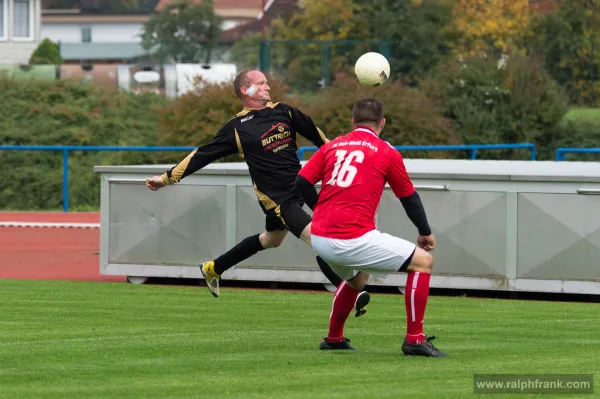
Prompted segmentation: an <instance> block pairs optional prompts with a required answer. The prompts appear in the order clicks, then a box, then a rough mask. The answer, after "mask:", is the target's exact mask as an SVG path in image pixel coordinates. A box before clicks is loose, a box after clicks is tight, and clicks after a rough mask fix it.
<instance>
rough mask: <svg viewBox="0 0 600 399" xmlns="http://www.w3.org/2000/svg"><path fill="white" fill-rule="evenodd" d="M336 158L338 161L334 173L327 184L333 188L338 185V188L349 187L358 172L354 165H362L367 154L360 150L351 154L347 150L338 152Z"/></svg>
mask: <svg viewBox="0 0 600 399" xmlns="http://www.w3.org/2000/svg"><path fill="white" fill-rule="evenodd" d="M346 154H347V155H346ZM335 156H336V157H337V159H336V161H335V165H334V168H333V173H332V174H331V179H329V181H328V182H327V184H329V185H331V186H335V185H337V186H338V187H349V186H350V185H351V184H352V182H353V181H354V178H355V177H356V173H357V172H358V170H357V169H356V166H354V165H352V163H353V162H355V163H358V164H360V163H362V162H363V160H364V159H365V154H364V152H362V151H360V150H355V151H352V152H351V153H349V154H348V151H346V150H337V151H336V152H335Z"/></svg>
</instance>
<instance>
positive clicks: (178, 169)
mask: <svg viewBox="0 0 600 399" xmlns="http://www.w3.org/2000/svg"><path fill="white" fill-rule="evenodd" d="M197 151H198V149H197V148H196V149H195V150H194V151H192V152H190V154H189V155H188V156H187V157H185V159H184V160H183V161H181V162H179V163H178V164H177V166H175V167H174V168H173V170H172V171H171V177H169V176H168V175H167V174H166V173H165V174H164V175H163V181H164V182H165V183H166V184H173V183H178V182H179V181H180V180H181V176H183V173H184V172H185V170H186V169H187V167H188V165H189V164H190V160H191V159H192V157H193V156H194V154H196V152H197Z"/></svg>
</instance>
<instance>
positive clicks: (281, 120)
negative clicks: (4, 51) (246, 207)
mask: <svg viewBox="0 0 600 399" xmlns="http://www.w3.org/2000/svg"><path fill="white" fill-rule="evenodd" d="M234 89H235V92H236V94H237V96H238V97H239V98H240V99H241V101H242V104H243V106H244V109H243V110H242V111H241V112H240V113H238V114H237V115H236V116H235V117H234V118H232V119H231V120H229V121H228V122H227V123H225V124H224V125H223V126H222V127H221V129H219V131H218V132H217V134H216V136H215V138H214V139H213V140H212V141H211V142H210V143H208V144H206V145H204V146H201V147H198V148H196V149H195V150H194V151H192V152H191V153H190V154H189V155H188V156H187V157H186V158H185V159H184V160H183V161H181V162H180V163H179V164H177V165H176V166H174V167H173V168H171V169H170V170H168V171H167V172H166V173H164V174H163V175H162V176H154V177H151V178H148V179H146V186H148V188H149V189H151V190H158V189H160V188H161V187H164V186H166V185H169V184H174V183H178V182H179V181H180V180H181V179H183V178H184V177H186V176H188V175H190V174H192V173H194V172H196V171H197V170H199V169H201V168H203V167H205V166H206V165H208V164H209V163H211V162H214V161H216V160H217V159H220V158H223V157H225V156H228V155H232V154H236V153H238V154H240V155H241V156H242V157H243V158H244V159H245V161H246V164H247V165H248V170H249V172H250V178H251V179H252V182H253V185H254V190H255V192H256V196H257V197H258V202H259V204H260V206H261V208H262V210H263V212H264V213H265V215H266V221H265V230H266V231H265V232H264V233H262V234H256V235H253V236H250V237H246V238H245V239H244V240H242V241H241V242H240V243H238V244H237V245H236V246H234V247H233V248H231V249H230V250H229V251H227V252H226V253H225V254H223V255H221V256H219V257H218V258H216V259H215V260H214V261H208V262H204V263H203V264H202V265H200V268H201V271H202V275H203V276H204V278H205V279H206V282H207V285H208V287H209V289H210V291H211V293H212V294H213V296H215V297H217V296H219V279H220V277H221V274H223V272H225V271H226V270H228V269H230V268H231V267H233V266H235V265H236V264H237V263H239V262H241V261H243V260H244V259H247V258H249V257H251V256H252V255H254V254H256V253H257V252H258V251H262V250H263V249H267V248H275V247H278V246H279V245H281V243H282V242H283V240H284V239H285V236H286V234H287V231H288V230H289V231H291V232H292V234H294V235H295V236H296V237H297V238H300V239H302V240H303V241H305V242H306V243H308V244H309V245H310V244H311V236H310V226H309V225H310V222H311V217H310V215H308V214H307V213H306V212H305V211H304V209H302V206H303V205H304V201H303V199H302V198H301V197H300V196H299V194H298V193H297V191H296V186H295V182H296V176H297V175H298V172H299V171H300V169H301V165H300V160H299V159H298V155H297V149H298V148H297V145H296V135H297V134H300V135H302V136H304V137H306V138H307V139H308V140H310V141H311V142H313V143H314V144H315V145H316V146H317V147H321V146H322V145H323V144H325V143H326V142H327V141H329V140H328V139H327V138H326V137H325V135H324V134H323V132H322V131H321V130H320V129H319V128H318V127H317V126H316V125H315V123H314V122H313V120H312V119H311V118H310V117H309V116H307V115H305V114H304V113H302V112H301V111H299V110H298V109H297V108H294V107H291V106H289V105H286V104H282V103H273V102H271V96H270V94H269V90H270V88H269V86H268V84H267V79H266V77H265V75H263V73H262V72H260V71H258V70H245V71H242V72H241V73H239V74H238V76H237V77H236V78H235V81H234ZM317 263H318V265H319V267H320V269H321V271H322V272H323V274H325V276H327V278H328V279H329V280H330V281H331V282H332V283H333V284H334V285H335V286H336V287H338V286H339V285H340V284H341V283H342V280H341V278H340V277H339V276H337V275H336V274H335V273H334V272H333V270H331V268H330V267H329V265H328V264H327V263H326V262H325V261H324V260H323V259H321V258H320V257H317ZM369 300H370V297H369V294H368V293H367V292H362V293H361V294H360V295H359V298H358V299H357V301H356V316H360V315H362V314H364V313H365V311H366V310H365V309H364V307H365V306H366V305H367V304H368V302H369Z"/></svg>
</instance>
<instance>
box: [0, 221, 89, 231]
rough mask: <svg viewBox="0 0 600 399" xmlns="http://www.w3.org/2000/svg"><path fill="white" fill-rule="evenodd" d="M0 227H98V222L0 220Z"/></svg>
mask: <svg viewBox="0 0 600 399" xmlns="http://www.w3.org/2000/svg"><path fill="white" fill-rule="evenodd" d="M0 227H51V228H74V229H99V228H100V223H53V222H51V223H39V222H0Z"/></svg>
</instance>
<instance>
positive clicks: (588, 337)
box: [0, 280, 600, 399]
mask: <svg viewBox="0 0 600 399" xmlns="http://www.w3.org/2000/svg"><path fill="white" fill-rule="evenodd" d="M331 298H332V294H331V293H328V292H325V291H323V292H289V291H288V292H281V291H266V290H265V291H263V290H241V289H222V291H221V297H220V298H218V299H215V298H213V297H211V296H210V295H209V294H208V292H207V291H206V288H203V287H189V286H187V287H185V286H156V285H154V286H152V285H146V286H144V285H142V286H138V285H129V284H122V283H121V284H118V283H115V284H112V283H74V282H58V281H52V282H50V281H49V282H46V281H21V280H0V315H1V318H0V364H1V366H0V397H2V398H50V397H76V398H92V397H105V398H109V397H110V398H117V397H118V398H126V397H132V398H133V397H135V398H153V397H171V398H176V397H199V398H277V399H280V398H298V399H310V398H405V397H406V398H470V397H479V398H480V397H485V396H486V395H473V394H472V391H473V379H472V378H473V377H472V376H473V374H474V373H552V374H560V373H584V374H590V373H593V374H595V377H596V380H597V379H598V378H597V377H598V375H599V373H598V371H599V370H598V369H599V365H600V329H599V326H600V308H599V307H598V304H591V303H590V304H586V303H561V302H538V301H510V300H498V299H476V298H465V297H456V298H451V297H431V298H430V301H429V304H428V310H427V318H426V332H427V333H428V334H430V335H437V336H438V339H437V340H436V341H435V343H436V345H437V346H438V347H439V348H440V349H442V350H444V351H446V352H447V353H448V354H449V356H450V357H449V358H447V359H431V358H412V357H404V356H402V355H401V352H400V344H401V337H402V336H403V333H404V328H405V327H404V326H405V316H404V298H403V297H402V296H401V295H400V294H398V295H389V294H388V295H384V294H375V295H373V298H372V302H371V305H370V306H369V311H368V312H367V314H366V315H365V316H363V317H361V318H358V319H357V318H354V317H352V316H351V319H350V320H349V322H348V324H347V329H346V335H347V336H348V337H349V338H350V339H351V340H352V343H353V344H355V345H356V346H357V347H358V348H359V350H358V351H353V352H344V353H339V352H337V353H334V352H321V351H319V350H318V349H317V348H318V344H319V341H320V338H321V337H322V336H324V335H326V331H327V323H328V317H329V311H330V303H331ZM596 391H597V392H600V390H599V389H596ZM595 395H596V397H597V395H598V394H597V393H596V394H595ZM490 397H492V398H501V397H506V398H513V399H514V398H516V397H519V398H533V397H536V398H537V397H539V398H548V397H551V396H549V395H517V396H515V395H493V396H490ZM574 397H585V398H589V397H594V395H585V396H576V395H575V396H574V395H560V398H574Z"/></svg>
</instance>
